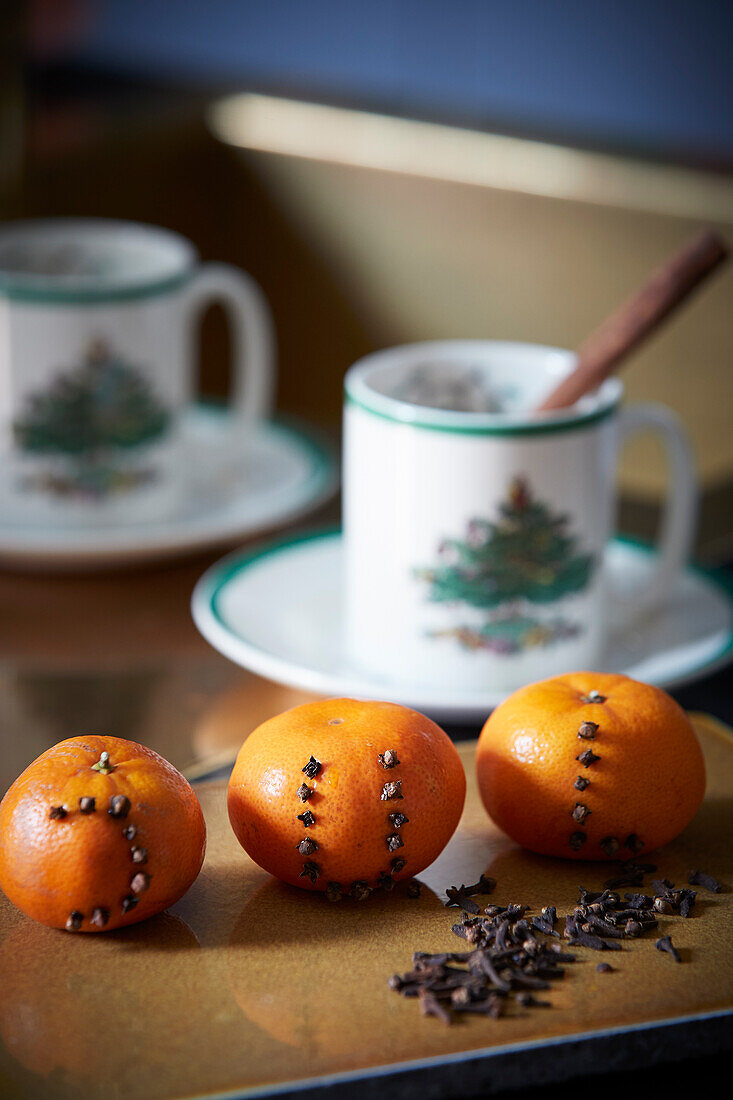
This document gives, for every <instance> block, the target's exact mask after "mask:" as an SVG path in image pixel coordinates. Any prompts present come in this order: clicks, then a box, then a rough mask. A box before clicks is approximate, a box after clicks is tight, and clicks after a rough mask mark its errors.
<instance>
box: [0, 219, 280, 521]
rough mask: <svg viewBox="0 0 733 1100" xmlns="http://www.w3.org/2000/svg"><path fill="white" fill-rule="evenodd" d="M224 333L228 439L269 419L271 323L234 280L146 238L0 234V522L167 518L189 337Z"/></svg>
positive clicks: (225, 268)
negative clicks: (218, 322)
mask: <svg viewBox="0 0 733 1100" xmlns="http://www.w3.org/2000/svg"><path fill="white" fill-rule="evenodd" d="M213 301H217V302H220V303H221V304H222V305H223V306H224V308H225V310H226V314H227V318H228V321H229V325H230V328H231V331H232V361H233V378H234V384H233V391H234V392H233V396H232V427H233V429H235V430H238V431H239V430H242V429H245V430H246V429H247V426H248V425H250V424H252V423H253V422H254V421H256V420H257V419H259V418H261V417H265V416H267V415H268V414H269V412H270V411H271V408H272V401H273V393H274V383H275V364H274V335H273V328H272V321H271V317H270V311H269V308H268V305H267V302H266V300H265V297H264V295H263V294H262V291H261V290H260V288H259V286H258V285H257V283H255V281H254V280H253V279H252V278H251V277H250V276H249V275H247V274H246V273H245V272H243V271H240V270H239V269H238V268H235V267H231V266H229V265H225V264H200V263H199V261H198V256H197V254H196V250H195V249H194V247H193V245H192V244H191V243H190V242H189V241H187V240H185V238H183V237H180V236H179V235H178V234H176V233H172V232H169V231H168V230H165V229H159V228H157V227H154V226H147V225H138V224H136V223H130V222H116V221H104V220H94V219H68V218H63V219H53V220H48V221H29V222H15V223H8V224H6V225H4V226H1V227H0V518H2V520H3V521H4V522H18V523H29V522H37V523H40V524H49V525H53V526H76V525H83V526H88V525H97V524H100V523H105V524H109V523H112V524H114V523H130V522H138V521H140V520H149V519H162V518H166V517H167V516H169V515H171V514H173V513H175V511H176V510H177V509H178V508H179V506H180V504H181V502H182V500H183V498H184V496H185V490H186V484H187V471H186V468H185V465H186V464H185V459H184V456H183V455H182V452H181V446H180V444H181V439H180V426H181V417H182V414H183V413H184V412H185V410H186V407H187V406H188V405H189V404H190V403H191V402H192V401H193V400H195V397H196V379H195V371H194V363H195V358H196V356H195V352H196V347H197V338H196V337H197V329H198V322H199V319H200V316H201V313H202V312H203V310H204V308H205V307H206V306H207V305H208V304H209V303H211V302H213Z"/></svg>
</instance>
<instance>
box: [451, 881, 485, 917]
mask: <svg viewBox="0 0 733 1100" xmlns="http://www.w3.org/2000/svg"><path fill="white" fill-rule="evenodd" d="M445 895H446V901H445V905H446V908H450V907H451V906H453V905H457V906H458V907H459V908H461V909H463V910H465V912H466V913H480V912H481V909H480V907H479V906H478V905H477V903H476V902H475V901H474V900H473V898H472V897H471V896H470V895H469V893H468V890H467V888H466V887H465V886H449V887H448V889H447V890H446V892H445Z"/></svg>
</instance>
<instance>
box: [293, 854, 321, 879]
mask: <svg viewBox="0 0 733 1100" xmlns="http://www.w3.org/2000/svg"><path fill="white" fill-rule="evenodd" d="M320 873H321V868H320V867H319V866H318V864H317V863H314V862H313V860H312V859H307V860H306V861H305V863H304V864H303V870H302V871H301V872H300V874H299V875H298V878H309V879H310V880H311V882H315V881H316V879H317V878H318V876H319V875H320Z"/></svg>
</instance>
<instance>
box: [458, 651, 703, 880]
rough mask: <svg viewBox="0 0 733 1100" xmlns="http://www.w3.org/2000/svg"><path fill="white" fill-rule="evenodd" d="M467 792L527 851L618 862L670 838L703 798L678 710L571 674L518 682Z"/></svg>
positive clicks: (636, 689) (490, 728)
mask: <svg viewBox="0 0 733 1100" xmlns="http://www.w3.org/2000/svg"><path fill="white" fill-rule="evenodd" d="M476 767H477V773H478V783H479V788H480V791H481V797H482V799H483V802H484V805H485V807H486V809H487V810H488V812H489V815H490V816H491V817H492V818H493V820H494V821H495V822H496V824H497V825H498V826H499V827H500V828H501V829H503V830H504V832H505V833H508V834H509V836H510V837H511V838H512V839H513V840H515V841H517V843H518V844H522V845H523V846H524V847H525V848H529V849H531V850H532V851H534V852H540V853H542V854H544V855H552V856H565V857H569V858H571V859H593V860H600V859H630V858H632V857H633V856H636V855H638V854H639V853H640V852H650V851H653V850H654V849H655V848H659V847H661V845H663V844H667V843H668V842H669V841H670V840H673V839H674V837H676V836H677V835H678V834H679V833H680V832H682V830H683V829H684V828H685V826H686V825H687V824H688V823H689V822H690V821H691V819H692V818H693V816H694V815H695V813H696V811H697V810H698V808H699V806H700V803H701V802H702V799H703V795H704V793H705V765H704V762H703V756H702V751H701V749H700V745H699V744H698V741H697V737H696V736H695V731H694V730H693V728H692V724H691V722H690V720H689V719H688V717H687V715H686V714H685V712H684V711H683V710H682V708H681V707H679V706H678V705H677V703H676V702H675V701H674V699H672V698H671V697H670V696H669V695H667V693H666V692H664V691H662V690H661V689H660V688H656V687H652V686H651V685H650V684H644V683H641V682H639V681H638V680H632V679H630V678H629V677H628V676H622V675H616V674H609V673H599V672H575V673H568V674H567V675H564V676H556V677H554V678H552V679H550V680H542V681H540V682H539V683H536V684H529V685H528V686H527V687H524V688H521V689H520V690H519V691H516V692H514V694H513V695H511V696H510V697H509V698H508V699H506V700H505V701H504V702H503V703H502V704H501V706H499V707H497V709H496V710H495V711H494V712H493V714H492V715H491V716H490V717H489V719H488V721H487V722H486V725H485V726H484V728H483V730H482V732H481V737H480V738H479V743H478V749H477V754H476Z"/></svg>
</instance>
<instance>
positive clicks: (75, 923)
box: [66, 909, 84, 932]
mask: <svg viewBox="0 0 733 1100" xmlns="http://www.w3.org/2000/svg"><path fill="white" fill-rule="evenodd" d="M83 920H84V914H83V913H80V912H79V910H78V909H72V910H71V912H70V913H69V917H68V920H67V921H66V931H67V932H78V931H79V929H80V928H81V922H82V921H83Z"/></svg>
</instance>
